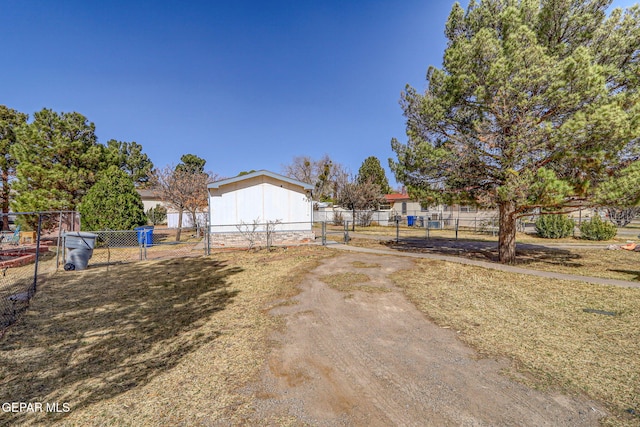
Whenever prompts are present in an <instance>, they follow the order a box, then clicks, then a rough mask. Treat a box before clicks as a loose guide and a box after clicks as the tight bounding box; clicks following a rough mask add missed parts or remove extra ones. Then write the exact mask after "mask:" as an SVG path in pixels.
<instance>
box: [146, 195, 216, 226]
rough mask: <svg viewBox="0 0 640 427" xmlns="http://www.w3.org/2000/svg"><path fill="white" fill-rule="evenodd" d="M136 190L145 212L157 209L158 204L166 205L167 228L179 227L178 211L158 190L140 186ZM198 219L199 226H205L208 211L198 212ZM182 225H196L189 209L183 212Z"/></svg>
mask: <svg viewBox="0 0 640 427" xmlns="http://www.w3.org/2000/svg"><path fill="white" fill-rule="evenodd" d="M136 191H137V192H138V194H140V198H141V199H142V205H143V206H144V212H145V213H147V212H149V209H151V208H154V209H155V207H156V206H157V205H161V206H164V207H165V208H166V209H167V219H166V222H167V228H178V216H179V215H178V211H177V210H176V209H174V208H172V207H170V206H169V205H168V204H167V203H165V202H164V201H163V200H162V198H161V197H160V195H159V194H158V192H156V191H155V190H152V189H139V188H138V189H136ZM196 220H197V221H198V226H200V227H204V226H205V224H206V221H207V213H206V212H198V213H197V218H196ZM182 227H187V228H191V227H194V225H193V220H192V218H191V214H190V213H189V212H187V211H184V212H183V213H182Z"/></svg>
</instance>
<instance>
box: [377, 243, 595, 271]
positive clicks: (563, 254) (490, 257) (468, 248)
mask: <svg viewBox="0 0 640 427" xmlns="http://www.w3.org/2000/svg"><path fill="white" fill-rule="evenodd" d="M381 244H383V245H385V246H387V247H389V248H392V249H396V250H401V251H408V252H419V253H433V254H439V255H448V256H458V257H463V258H468V259H476V260H480V261H490V262H498V243H497V242H487V241H481V240H453V239H440V238H431V239H406V238H405V239H400V240H399V241H398V242H397V243H396V241H395V240H391V241H386V242H381ZM516 258H517V259H516V264H517V265H527V264H531V263H534V262H542V263H545V264H552V265H564V266H569V267H576V268H579V267H582V264H580V263H579V262H578V260H579V259H580V258H581V256H580V255H578V254H575V253H572V252H571V251H569V250H566V249H559V248H548V247H546V246H542V245H535V244H531V243H518V244H517V245H516Z"/></svg>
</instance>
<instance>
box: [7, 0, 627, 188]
mask: <svg viewBox="0 0 640 427" xmlns="http://www.w3.org/2000/svg"><path fill="white" fill-rule="evenodd" d="M633 3H635V2H634V1H631V0H619V1H615V2H614V6H621V7H627V6H629V5H631V4H633ZM452 4H453V1H441V0H431V1H429V0H387V1H384V0H353V1H349V0H343V1H333V0H326V1H318V0H316V1H306V0H297V1H296V0H290V1H280V0H274V1H242V0H238V1H226V2H223V1H215V0H210V1H199V0H191V1H135V0H131V1H102V2H94V1H86V0H82V1H75V0H67V1H49V0H40V1H35V0H2V1H1V2H0V35H1V36H2V40H3V42H4V43H3V49H2V61H0V104H4V105H7V106H8V107H10V108H14V109H17V110H19V111H22V112H24V113H28V114H29V115H32V114H33V113H34V112H35V111H38V110H40V109H42V108H45V107H46V108H50V109H53V110H55V111H58V112H69V111H77V112H79V113H82V114H83V115H85V116H86V117H87V118H88V119H89V120H90V121H92V122H93V123H95V125H96V134H97V135H98V138H99V141H100V142H102V143H106V141H108V140H109V139H117V140H120V141H136V142H138V143H139V144H141V145H142V146H143V147H144V151H145V152H146V153H147V154H148V155H149V157H150V158H151V160H152V161H153V162H154V165H155V166H156V167H162V166H165V165H168V164H176V163H178V162H179V159H180V156H181V155H183V154H186V153H191V154H196V155H198V156H200V157H202V158H204V159H206V160H207V164H206V168H207V169H208V170H211V171H213V172H215V173H217V174H219V175H221V176H223V177H230V176H235V175H237V174H238V173H239V172H240V171H243V170H250V169H268V170H271V171H274V172H281V170H282V166H283V165H285V164H288V163H290V162H291V160H292V159H293V157H294V156H300V155H309V156H311V157H313V158H319V157H321V156H322V155H324V154H328V155H329V156H331V158H333V159H334V160H335V161H337V162H340V163H342V164H344V165H345V166H347V167H348V168H349V169H350V170H351V172H352V173H354V174H355V173H356V172H357V170H358V168H359V167H360V165H361V163H362V161H363V160H364V159H365V158H366V157H368V156H371V155H373V156H376V157H378V158H379V159H380V160H381V163H382V164H383V166H384V167H385V168H387V175H388V177H389V179H390V181H391V182H394V179H393V176H392V174H391V173H390V172H389V171H388V165H387V159H388V158H389V157H393V152H392V151H391V148H390V140H391V138H392V137H397V138H398V139H400V140H401V141H402V140H404V118H403V116H402V111H401V109H400V107H399V105H398V100H399V98H400V92H401V91H402V89H403V88H404V86H405V84H407V83H409V84H411V85H412V86H414V87H416V88H417V89H420V90H422V89H424V87H425V85H426V83H425V73H426V71H427V68H428V67H429V65H436V66H439V65H440V64H441V59H442V54H443V52H444V48H445V39H444V35H443V29H444V23H445V21H446V18H447V15H448V13H449V11H450V9H451V5H452ZM462 4H463V5H465V6H466V4H467V1H463V2H462Z"/></svg>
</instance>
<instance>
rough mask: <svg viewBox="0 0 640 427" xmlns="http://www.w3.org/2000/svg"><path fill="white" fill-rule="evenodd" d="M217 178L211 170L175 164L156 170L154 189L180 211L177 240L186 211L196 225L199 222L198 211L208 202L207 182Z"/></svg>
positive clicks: (177, 239) (153, 180)
mask: <svg viewBox="0 0 640 427" xmlns="http://www.w3.org/2000/svg"><path fill="white" fill-rule="evenodd" d="M215 178H216V175H215V174H213V173H211V172H197V171H196V172H194V171H190V170H185V169H182V168H176V167H173V166H165V167H164V168H163V169H156V170H155V171H154V176H153V179H152V182H153V189H154V191H155V192H156V194H157V195H158V196H159V197H160V198H161V199H162V200H163V201H164V202H165V203H167V204H168V205H169V206H170V207H172V208H174V209H176V210H177V211H178V231H177V233H176V241H179V240H180V234H181V229H182V215H183V214H184V212H185V211H186V212H188V213H189V214H190V215H191V219H192V221H193V224H194V226H195V225H196V224H197V223H198V212H202V211H203V210H204V209H205V208H206V207H207V204H208V200H207V199H208V193H207V184H209V183H211V182H213V181H214V180H215Z"/></svg>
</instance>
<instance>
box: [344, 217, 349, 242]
mask: <svg viewBox="0 0 640 427" xmlns="http://www.w3.org/2000/svg"><path fill="white" fill-rule="evenodd" d="M344 244H345V245H348V244H349V221H345V222H344Z"/></svg>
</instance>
